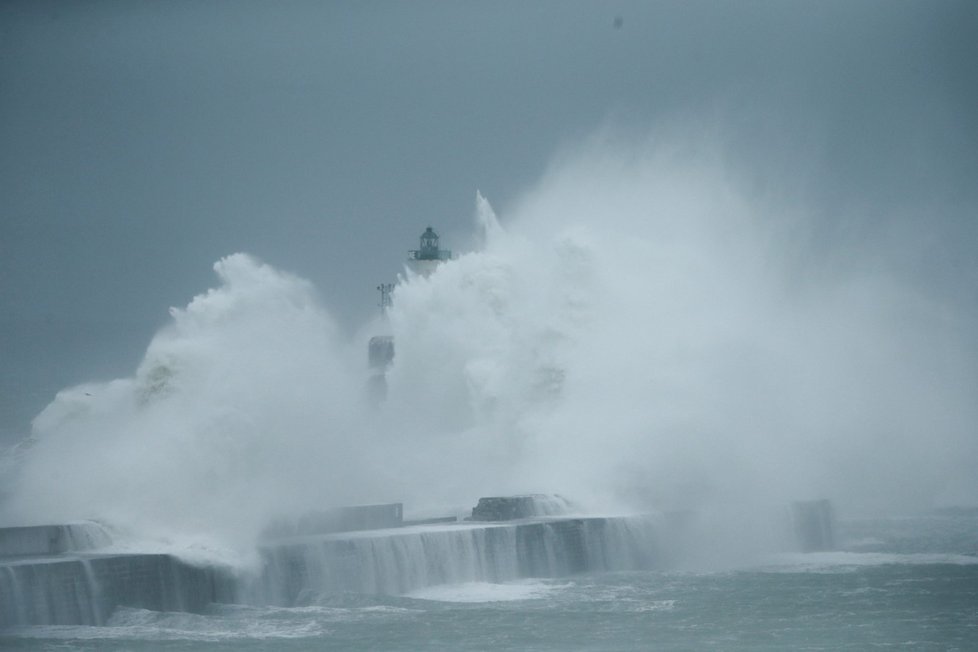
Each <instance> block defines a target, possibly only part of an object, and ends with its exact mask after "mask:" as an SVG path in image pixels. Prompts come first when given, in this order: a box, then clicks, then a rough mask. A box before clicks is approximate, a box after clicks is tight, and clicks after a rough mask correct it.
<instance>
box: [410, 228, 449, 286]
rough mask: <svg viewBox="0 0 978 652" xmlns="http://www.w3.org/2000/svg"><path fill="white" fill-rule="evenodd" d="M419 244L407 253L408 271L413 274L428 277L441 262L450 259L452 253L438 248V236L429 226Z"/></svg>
mask: <svg viewBox="0 0 978 652" xmlns="http://www.w3.org/2000/svg"><path fill="white" fill-rule="evenodd" d="M420 239H421V244H420V246H419V247H418V248H417V249H412V250H411V251H409V252H408V261H407V264H408V269H410V270H411V271H412V272H414V273H415V274H420V275H422V276H428V275H429V274H431V273H432V272H433V271H435V268H436V267H438V265H440V264H441V263H442V262H444V261H446V260H451V259H452V252H451V251H450V250H448V249H442V248H441V247H439V246H438V234H437V233H435V230H434V229H432V228H431V227H430V226H429V227H428V228H427V229H425V230H424V233H422V234H421V238H420Z"/></svg>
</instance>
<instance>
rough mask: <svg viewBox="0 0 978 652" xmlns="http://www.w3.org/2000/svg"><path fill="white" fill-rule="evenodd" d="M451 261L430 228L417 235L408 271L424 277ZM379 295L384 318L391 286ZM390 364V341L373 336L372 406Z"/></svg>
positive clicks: (388, 337) (369, 361)
mask: <svg viewBox="0 0 978 652" xmlns="http://www.w3.org/2000/svg"><path fill="white" fill-rule="evenodd" d="M451 259H452V252H451V251H449V250H448V249H442V248H440V247H439V246H438V234H437V233H435V230H434V229H432V228H431V227H430V226H429V227H428V228H427V229H425V231H424V233H422V234H421V245H420V246H419V247H418V248H417V249H412V250H411V251H409V252H408V260H407V266H408V269H409V270H411V271H412V272H414V273H415V274H419V275H421V276H428V275H429V274H431V273H432V272H433V271H435V268H436V267H438V265H440V264H441V263H443V262H444V261H446V260H451ZM377 290H378V291H379V292H380V309H381V310H382V311H383V312H384V314H385V315H386V314H387V309H388V308H390V306H391V293H392V292H393V290H394V286H393V285H392V284H391V283H381V284H380V285H378V286H377ZM393 363H394V337H393V336H392V335H375V336H374V337H371V338H370V341H369V342H368V343H367V365H368V366H369V368H370V374H371V375H370V378H369V380H368V382H367V392H368V397H369V398H370V400H371V402H373V403H374V404H379V403H382V402H383V400H384V398H385V397H386V396H387V370H388V369H389V368H390V366H391V365H392V364H393Z"/></svg>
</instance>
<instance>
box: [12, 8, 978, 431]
mask: <svg viewBox="0 0 978 652" xmlns="http://www.w3.org/2000/svg"><path fill="white" fill-rule="evenodd" d="M976 35H978V3H975V2H973V1H972V0H965V1H962V2H939V1H933V2H899V1H892V0H881V1H868V0H863V1H852V0H846V1H844V2H826V1H819V2H788V1H783V0H777V1H774V0H772V1H770V2H746V1H741V2H698V1H689V0H683V1H682V2H649V1H640V2H624V1H608V2H573V1H567V0H560V1H554V2H523V1H520V2H495V1H494V2H478V3H476V2H448V1H446V2H402V3H392V2H355V3H354V2H349V3H329V2H319V1H315V2H314V1H308V2H298V1H295V2H247V1H242V0H235V1H231V0H227V1H202V2H179V1H177V2H138V1H132V0H126V1H117V2H112V1H105V2H75V1H64V2H48V1H44V0H30V1H25V2H11V1H7V2H4V3H2V4H0V309H2V312H0V365H2V376H0V390H2V397H0V441H2V440H3V439H4V438H6V439H8V440H9V439H12V438H13V437H14V436H15V435H16V434H22V433H24V432H26V429H27V427H28V426H27V424H28V423H29V420H30V418H31V417H32V416H33V415H34V414H35V413H36V412H37V411H39V410H40V409H41V408H42V407H43V406H44V405H45V404H46V403H47V402H48V401H49V400H50V399H51V398H52V397H53V394H54V392H55V391H57V389H59V388H60V387H63V386H65V385H68V384H72V383H77V382H80V381H83V380H88V379H105V378H109V377H113V376H119V375H127V374H129V373H131V371H132V370H133V369H134V368H135V365H136V364H137V362H138V359H139V357H140V353H141V351H142V349H143V348H144V347H145V345H146V343H148V341H149V339H150V338H151V337H152V335H153V333H154V331H155V330H156V329H157V328H158V327H159V326H161V325H162V324H163V323H165V322H166V320H167V309H168V308H169V307H170V306H173V305H184V304H186V303H187V302H188V301H189V299H190V298H191V297H193V296H194V295H195V294H197V293H199V292H201V291H203V290H205V289H206V288H207V287H209V286H210V285H212V284H213V282H214V281H213V272H212V269H211V266H212V264H213V263H214V262H215V261H216V260H217V259H219V258H220V257H221V256H224V255H227V254H230V253H233V252H236V251H247V252H249V253H252V254H254V255H256V256H258V257H259V258H261V259H263V260H265V261H266V262H269V263H271V264H273V265H275V266H277V267H281V268H284V269H287V270H290V271H293V272H295V273H297V274H299V275H301V276H303V277H306V278H308V279H310V280H311V281H313V282H314V283H315V285H316V286H317V288H319V291H320V293H321V296H322V299H323V302H324V303H325V304H326V305H327V306H329V307H330V309H331V310H332V312H333V313H334V314H335V315H336V316H337V318H338V319H339V320H340V322H341V324H342V325H343V327H344V328H346V329H347V330H349V331H351V332H352V331H353V330H354V329H355V327H356V326H357V325H358V324H359V323H360V322H362V321H363V320H364V319H365V318H366V317H367V316H368V315H369V314H370V313H371V311H373V310H375V304H376V302H377V299H378V297H377V296H375V294H376V293H375V292H374V290H373V288H374V286H375V285H376V284H377V283H379V282H381V281H386V280H392V279H393V277H394V275H395V274H396V273H397V272H398V271H399V269H400V266H401V262H402V261H403V259H404V256H405V252H406V250H408V249H410V248H414V247H415V245H416V242H417V236H418V235H419V234H420V233H421V231H422V230H423V229H424V227H425V226H427V225H429V224H430V225H432V226H434V227H435V228H436V230H439V231H440V232H441V233H442V235H443V240H444V241H445V244H447V245H448V246H452V245H456V246H464V243H465V242H466V241H467V240H466V238H467V234H468V233H469V230H470V224H471V220H472V213H473V205H474V198H475V193H476V190H481V191H482V193H483V194H484V195H485V196H486V197H487V198H488V199H489V200H490V201H491V202H492V203H493V205H494V206H495V207H496V210H497V212H498V213H499V214H500V216H501V218H502V220H503V222H504V223H505V216H506V208H507V206H508V205H512V204H513V203H515V202H516V201H517V200H518V198H519V197H520V195H521V193H523V192H525V191H526V190H527V189H528V188H530V187H532V185H533V184H534V182H535V181H536V180H537V179H538V178H539V176H540V175H541V174H542V173H543V171H544V170H545V169H546V168H547V165H548V161H550V160H551V159H552V157H553V156H554V155H555V153H557V152H559V151H561V150H562V149H563V148H567V147H572V146H573V145H574V144H575V143H577V142H580V141H581V140H582V139H584V138H586V137H587V136H588V135H590V134H592V133H593V132H595V130H597V129H599V128H602V127H607V126H609V125H611V126H614V127H615V128H617V129H621V130H625V131H627V130H635V131H642V130H647V129H651V130H654V129H661V128H676V129H680V130H683V131H685V132H686V133H689V132H696V131H698V130H701V131H705V132H709V133H711V134H714V135H715V137H716V138H717V139H718V140H719V141H720V142H721V143H722V145H723V147H724V148H725V155H726V156H728V157H729V159H730V161H731V168H732V170H734V171H735V173H736V174H738V175H741V176H743V178H744V183H746V184H748V185H749V186H750V187H754V188H756V189H757V191H758V192H775V191H776V192H782V193H784V194H786V195H792V194H794V195H796V196H798V197H804V199H805V202H806V209H807V210H809V211H813V212H814V213H816V214H817V217H818V224H819V225H820V226H819V233H818V234H817V235H818V239H821V240H823V241H825V242H836V241H839V240H845V239H846V238H852V237H855V236H854V235H853V234H858V237H859V238H862V239H864V240H865V239H872V238H874V237H880V238H886V237H889V235H888V234H891V233H892V232H893V231H898V232H899V231H904V232H906V233H911V234H915V237H925V238H927V239H928V243H927V246H926V247H924V248H923V249H922V251H924V252H925V253H926V255H925V256H919V255H918V256H917V257H915V258H913V259H912V260H907V262H906V265H907V274H908V276H911V277H913V278H914V279H916V280H918V281H919V282H920V283H922V284H926V285H928V287H930V288H932V290H933V292H934V293H935V294H937V295H940V296H943V297H945V298H946V299H947V301H948V302H949V303H950V304H952V305H954V306H957V307H958V308H960V309H961V310H962V311H963V312H965V313H968V314H973V311H974V308H975V304H976V287H978V271H976V270H978V264H976V262H975V258H976V252H978V227H976V221H978V213H976V208H978V37H976ZM772 188H774V189H776V190H772ZM972 341H974V340H972Z"/></svg>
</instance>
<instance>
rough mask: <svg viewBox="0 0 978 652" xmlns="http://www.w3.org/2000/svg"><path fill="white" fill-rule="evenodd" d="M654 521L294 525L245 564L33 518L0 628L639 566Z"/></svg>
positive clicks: (0, 566)
mask: <svg viewBox="0 0 978 652" xmlns="http://www.w3.org/2000/svg"><path fill="white" fill-rule="evenodd" d="M384 513H387V514H394V513H395V510H392V509H387V510H384V509H382V508H380V507H378V506H371V507H369V508H365V510H364V511H363V513H362V514H360V515H359V516H358V515H356V514H355V510H354V511H351V510H350V509H349V508H347V509H346V511H345V512H344V519H343V522H342V523H340V526H342V525H344V524H346V523H351V522H356V521H357V519H359V518H367V519H368V520H369V518H373V517H375V516H376V515H378V514H384ZM396 515H397V518H398V519H399V518H400V510H399V506H398V509H397V510H396ZM315 522H316V524H317V525H322V524H328V526H329V527H328V528H327V529H332V528H334V527H337V523H338V521H337V520H336V519H333V518H319V519H318V520H317V521H315ZM653 525H654V524H653V522H652V520H651V518H650V517H589V518H567V517H551V518H544V519H525V520H521V521H512V522H492V523H481V522H456V523H435V524H427V525H406V526H401V527H388V528H385V529H377V530H360V531H340V532H336V531H332V532H329V533H314V534H299V535H291V536H285V537H279V538H267V539H265V540H263V541H262V543H261V544H260V546H259V554H260V558H261V561H262V563H261V565H260V570H259V571H258V572H255V573H251V574H248V573H232V572H231V570H230V569H228V568H225V567H221V566H217V565H199V564H192V563H189V562H186V561H184V560H181V559H179V558H178V557H176V556H174V555H170V554H161V553H145V554H111V553H105V552H100V551H99V550H98V549H88V548H86V549H84V550H77V549H71V548H70V545H71V544H70V541H71V540H72V539H70V538H65V537H64V536H63V534H62V535H57V536H56V535H55V534H53V533H54V532H55V530H56V529H57V528H59V527H63V526H44V527H42V528H38V529H33V530H32V531H30V532H26V531H21V532H17V533H13V534H10V533H8V535H7V537H8V538H7V540H8V541H14V540H16V541H17V542H18V543H17V544H16V545H14V544H11V548H10V549H11V550H15V551H16V554H4V555H3V556H0V626H2V627H10V626H19V625H69V624H82V625H102V624H105V623H106V622H107V620H108V618H109V617H110V616H111V614H112V612H113V611H114V610H115V609H116V608H118V607H122V606H124V607H135V608H142V609H151V610H155V611H188V612H196V613H201V612H204V611H206V609H207V607H208V605H210V604H212V603H214V602H226V603H246V604H260V605H281V606H292V605H297V604H302V603H304V602H309V601H314V600H315V599H316V598H317V597H318V596H322V595H324V594H331V593H343V592H357V593H366V594H399V593H405V592H408V591H411V590H414V589H418V588H422V587H426V586H431V585H435V584H445V583H458V582H469V581H485V582H501V581H505V580H511V579H516V578H520V577H557V576H562V575H570V574H574V573H584V572H598V571H606V570H616V569H628V568H646V567H650V566H652V565H653V564H654V563H655V560H656V545H657V544H656V541H655V528H654V527H653ZM17 529H18V530H24V529H23V528H17ZM0 533H2V530H0ZM106 536H107V535H106ZM3 540H4V538H3V535H2V534H0V541H3ZM83 540H84V541H90V539H83ZM100 540H102V539H100ZM27 541H32V542H33V547H31V546H30V545H27V544H26V543H25V542H27ZM52 542H59V543H57V544H56V545H55V544H54V543H52ZM0 552H2V550H0Z"/></svg>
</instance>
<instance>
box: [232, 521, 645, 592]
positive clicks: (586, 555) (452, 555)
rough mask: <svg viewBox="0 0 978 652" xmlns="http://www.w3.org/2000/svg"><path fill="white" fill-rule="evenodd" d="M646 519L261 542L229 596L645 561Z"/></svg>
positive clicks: (553, 572)
mask: <svg viewBox="0 0 978 652" xmlns="http://www.w3.org/2000/svg"><path fill="white" fill-rule="evenodd" d="M655 525H656V521H655V519H654V518H653V517H650V516H636V517H607V518H597V517H586V518H562V519H554V520H542V521H536V522H518V523H499V524H480V525H451V526H444V527H430V526H429V527H408V528H404V529H403V530H379V531H373V532H360V533H348V534H345V535H331V536H324V537H305V538H300V539H296V540H290V541H283V542H278V543H274V544H267V545H265V546H264V547H263V548H262V549H261V554H262V558H263V563H264V568H263V571H262V573H261V577H260V578H258V579H257V580H253V581H252V582H251V583H248V584H247V585H245V586H243V587H242V588H243V591H244V593H243V594H242V595H240V596H239V600H242V601H245V602H254V603H259V604H275V605H282V606H291V605H295V604H297V603H301V602H303V601H304V600H308V599H311V598H314V597H315V596H316V595H320V594H330V593H343V592H354V593H366V594H388V595H396V594H402V593H407V592H410V591H413V590H416V589H419V588H424V587H427V586H433V585H437V584H457V583H463V582H504V581H507V580H514V579H518V578H525V577H561V576H566V575H573V574H577V573H585V572H601V571H609V570H628V569H642V568H653V567H655V566H656V565H658V564H661V563H662V559H661V555H660V545H659V541H658V538H657V532H656V528H655Z"/></svg>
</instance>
